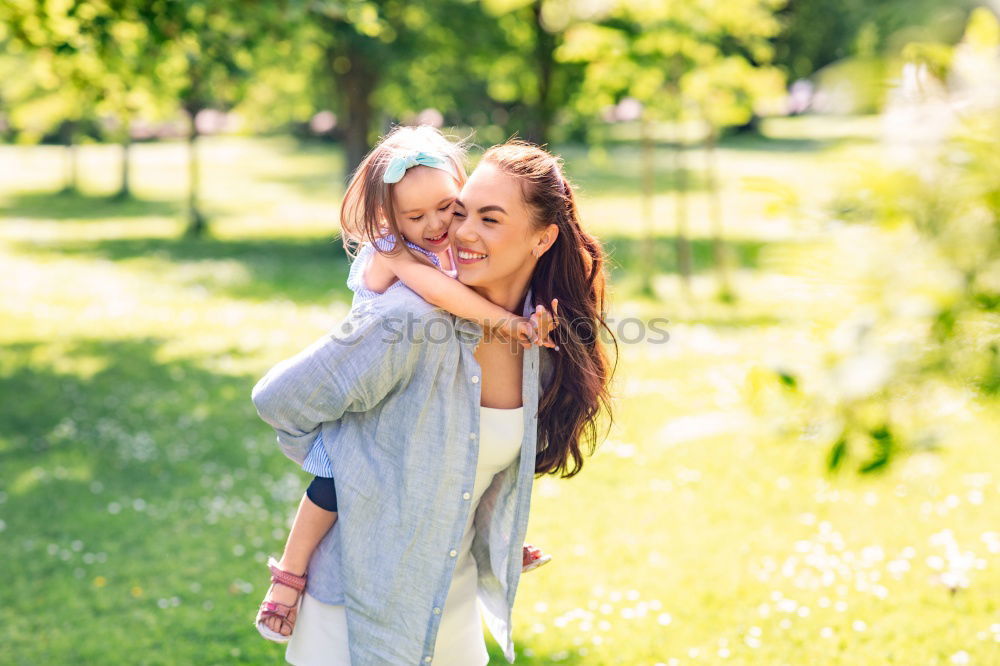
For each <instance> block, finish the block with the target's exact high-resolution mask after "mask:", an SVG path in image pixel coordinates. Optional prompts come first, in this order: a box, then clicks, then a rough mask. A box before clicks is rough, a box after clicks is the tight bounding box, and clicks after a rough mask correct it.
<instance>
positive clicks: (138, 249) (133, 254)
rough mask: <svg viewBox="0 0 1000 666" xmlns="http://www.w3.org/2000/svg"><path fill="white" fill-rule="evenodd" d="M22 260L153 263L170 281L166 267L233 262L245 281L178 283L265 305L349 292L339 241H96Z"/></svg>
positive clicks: (44, 246) (31, 247) (43, 245)
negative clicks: (52, 258)
mask: <svg viewBox="0 0 1000 666" xmlns="http://www.w3.org/2000/svg"><path fill="white" fill-rule="evenodd" d="M16 246H17V251H18V252H21V253H24V254H31V253H34V254H41V253H56V254H60V255H66V256H73V257H84V258H87V257H94V258H101V259H107V260H111V261H123V262H124V261H131V260H137V259H152V260H157V261H158V262H163V263H166V264H167V267H166V268H164V266H163V265H162V263H155V264H154V265H153V270H156V271H157V273H159V274H163V276H164V279H168V280H169V279H172V278H171V276H170V275H169V264H196V263H198V262H209V261H236V262H240V263H242V264H243V265H244V266H245V267H246V272H245V278H243V279H237V280H233V279H231V278H226V277H222V276H220V275H218V274H213V272H212V270H211V268H209V269H208V270H205V271H203V272H199V273H196V274H191V275H187V276H184V277H177V278H176V279H177V280H178V281H180V282H182V283H183V284H187V285H200V286H203V287H205V288H206V289H208V290H209V291H210V292H212V293H214V294H218V295H221V296H228V297H230V298H235V299H241V300H250V301H269V300H275V299H289V300H292V301H295V302H297V303H315V304H324V303H329V302H330V301H331V300H339V301H345V302H350V300H351V298H352V296H353V294H352V292H351V291H350V290H349V289H348V288H347V285H346V281H347V274H348V271H349V269H350V264H349V262H348V258H347V255H346V254H345V253H344V248H343V246H342V245H341V243H340V241H337V240H329V239H304V240H299V239H285V238H274V239H272V238H265V239H254V240H219V239H215V238H210V237H209V238H204V239H189V238H159V237H153V238H118V239H106V240H98V241H61V242H51V243H50V242H31V243H25V242H19V243H17V244H16Z"/></svg>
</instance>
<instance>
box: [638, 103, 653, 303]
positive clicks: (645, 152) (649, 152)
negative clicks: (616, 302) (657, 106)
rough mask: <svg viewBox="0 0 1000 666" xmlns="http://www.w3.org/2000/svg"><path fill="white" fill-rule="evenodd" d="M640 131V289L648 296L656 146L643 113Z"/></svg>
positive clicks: (651, 265) (651, 263)
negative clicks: (641, 228)
mask: <svg viewBox="0 0 1000 666" xmlns="http://www.w3.org/2000/svg"><path fill="white" fill-rule="evenodd" d="M640 123H641V124H640V125H639V131H640V133H641V138H640V142H641V145H642V226H643V234H642V235H643V239H642V241H643V242H642V246H641V248H640V252H641V258H640V268H639V275H640V280H641V282H640V285H639V290H640V291H641V292H642V293H643V294H646V295H647V296H652V295H653V274H654V271H655V269H656V266H655V259H654V255H653V251H654V244H655V243H656V235H655V233H654V231H653V224H654V220H653V190H654V178H655V168H656V167H655V164H654V157H655V152H654V147H653V137H652V136H651V132H650V129H651V128H650V126H649V119H648V118H647V117H646V114H645V113H643V117H642V120H641V121H640Z"/></svg>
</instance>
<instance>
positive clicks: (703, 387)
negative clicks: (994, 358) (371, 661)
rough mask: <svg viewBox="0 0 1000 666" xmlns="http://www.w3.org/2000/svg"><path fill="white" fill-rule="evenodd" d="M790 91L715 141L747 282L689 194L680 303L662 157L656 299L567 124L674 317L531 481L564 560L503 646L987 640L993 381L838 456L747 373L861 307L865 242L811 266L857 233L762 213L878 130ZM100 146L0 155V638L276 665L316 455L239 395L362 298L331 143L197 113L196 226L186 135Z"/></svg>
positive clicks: (699, 201)
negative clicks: (719, 286)
mask: <svg viewBox="0 0 1000 666" xmlns="http://www.w3.org/2000/svg"><path fill="white" fill-rule="evenodd" d="M802 120H803V121H804V124H798V125H797V124H796V123H795V121H794V119H792V120H789V121H785V122H784V124H782V123H777V124H774V125H773V126H772V127H770V128H769V130H768V131H769V132H771V133H773V139H771V140H761V141H758V142H757V143H754V142H752V141H747V140H743V139H741V140H737V141H734V142H732V143H731V144H727V145H725V146H723V148H722V150H721V152H720V159H721V163H720V167H721V170H722V175H723V182H724V190H723V197H724V202H725V206H726V215H727V218H726V220H727V231H728V233H729V235H730V237H731V238H733V239H734V244H735V246H736V248H737V256H738V270H737V272H736V288H737V292H738V294H739V300H738V301H737V303H736V304H735V305H733V306H732V307H723V306H722V305H719V304H717V303H714V302H713V301H712V300H711V298H709V296H710V295H711V293H712V291H713V288H714V286H713V278H712V274H711V272H710V270H709V268H710V265H709V263H710V262H709V256H710V253H709V249H708V244H707V240H706V232H707V228H708V227H707V222H706V221H705V220H704V219H703V218H702V217H701V214H700V213H699V211H703V210H704V209H705V199H704V194H703V193H699V192H698V191H695V192H694V194H692V206H693V211H692V225H693V227H694V230H695V236H696V238H695V243H694V247H695V256H696V275H695V279H694V285H693V286H694V292H695V295H696V299H695V300H694V301H693V302H688V301H686V300H684V299H683V298H681V297H680V295H679V291H678V282H677V279H676V276H675V275H674V274H673V272H672V267H673V265H674V264H673V263H672V262H674V257H673V254H672V247H673V246H672V239H671V234H672V233H673V229H672V227H671V224H670V219H671V218H670V216H671V214H672V211H673V199H672V197H673V196H674V193H673V190H672V189H671V187H670V185H669V181H665V183H664V185H663V186H662V187H659V188H658V192H657V199H656V220H655V229H654V233H655V236H656V238H655V243H656V249H655V256H656V257H657V263H658V266H659V267H660V272H659V273H658V274H657V275H656V276H655V277H656V279H655V280H654V284H655V286H656V290H657V295H656V297H655V298H640V297H638V296H637V295H636V294H635V292H634V291H633V287H634V283H635V270H636V268H635V262H636V254H637V247H638V243H640V242H641V241H640V238H641V229H642V226H641V219H640V210H641V207H640V204H639V201H638V199H637V197H636V196H635V195H634V193H633V192H632V191H631V190H630V188H629V181H630V178H631V176H630V174H635V173H637V166H636V165H637V163H638V162H637V154H636V152H635V151H634V150H632V149H630V148H628V147H627V146H614V147H611V148H609V151H608V154H609V155H610V156H611V158H612V159H607V160H606V159H604V158H602V157H601V156H599V155H598V156H593V155H591V154H590V152H591V151H588V150H587V149H585V148H583V147H576V146H569V147H565V149H564V150H562V151H561V152H563V154H564V155H565V156H566V160H567V168H568V171H569V173H570V174H571V175H572V176H573V177H574V178H575V179H576V180H577V181H578V182H579V184H580V186H581V197H582V204H581V205H582V207H583V211H584V215H585V217H586V219H587V222H588V225H589V226H590V228H591V229H593V230H595V231H596V232H597V233H598V234H599V236H600V237H601V238H602V239H603V240H604V241H605V242H606V244H607V246H608V247H609V249H610V250H611V252H612V259H613V264H614V266H615V269H614V273H613V277H614V285H613V286H614V309H613V315H614V316H615V318H616V320H619V321H620V320H621V319H622V318H624V317H626V316H633V315H638V316H644V317H653V316H656V317H666V318H667V319H669V324H668V325H667V329H668V330H669V333H670V341H669V343H668V344H665V345H650V344H638V343H636V344H623V345H622V347H621V351H622V355H621V362H620V366H619V370H618V373H617V377H616V382H615V396H616V405H617V411H616V423H615V425H614V427H613V429H612V431H611V434H610V437H609V439H608V440H607V441H606V442H604V443H603V444H602V445H601V447H600V448H599V449H598V452H597V453H596V455H595V456H594V457H593V458H590V459H588V461H587V463H586V465H585V468H584V471H583V473H581V474H580V475H579V476H577V477H576V478H573V479H571V480H557V479H553V478H551V477H546V478H543V479H539V480H537V481H536V486H535V493H534V498H533V501H532V517H531V523H530V525H529V535H528V539H529V541H531V542H532V543H535V544H537V545H539V546H541V547H542V548H543V549H544V550H546V551H547V552H549V553H551V554H552V555H553V557H554V560H553V562H552V563H551V564H549V565H548V566H546V567H544V568H542V569H540V570H538V571H536V572H533V573H531V574H528V575H526V576H525V577H524V578H523V579H522V584H521V587H520V589H519V594H518V599H517V606H516V608H515V616H514V620H515V628H514V640H515V645H516V648H517V652H518V659H517V662H516V663H519V664H520V663H523V664H536V665H542V664H586V665H590V664H595V665H600V664H637V665H639V664H641V665H645V666H655V665H656V664H761V665H767V666H770V665H779V664H788V665H790V666H793V665H799V664H843V665H845V666H848V665H849V666H854V665H857V664H900V665H905V666H910V665H914V664H942V665H944V664H952V663H969V664H993V663H1000V624H998V623H1000V570H998V566H1000V532H998V526H1000V511H998V499H1000V498H998V494H1000V459H998V456H997V455H996V452H995V443H996V441H997V438H998V435H1000V418H998V411H1000V410H997V409H996V405H995V404H989V403H984V402H976V401H973V400H970V401H969V402H967V403H965V404H964V406H962V407H960V408H953V406H954V405H956V404H958V405H961V404H962V403H960V402H956V401H958V400H960V399H962V398H963V396H962V394H961V393H958V392H956V390H955V389H949V390H950V391H951V393H943V394H942V397H943V398H944V397H948V398H949V399H950V400H951V401H950V402H949V401H948V400H944V399H942V400H940V401H937V402H934V403H932V404H930V406H929V407H927V408H926V409H924V410H922V411H923V415H922V418H925V419H927V420H929V421H933V422H934V423H936V424H938V425H939V426H940V427H941V428H942V430H943V432H944V433H945V437H944V439H943V441H942V448H941V449H940V450H938V451H936V452H925V453H920V454H916V455H913V456H910V457H907V458H902V459H900V460H898V461H896V464H894V465H893V466H892V467H891V468H890V469H889V470H888V472H887V473H886V474H884V475H881V476H872V477H864V478H858V477H855V476H851V475H850V474H842V475H838V476H833V477H831V476H828V475H826V474H825V473H824V471H823V458H824V455H825V449H824V448H822V447H820V446H819V445H817V444H816V443H815V442H814V441H812V440H808V439H797V438H794V437H788V436H784V435H781V434H780V433H777V432H776V429H775V424H774V423H773V422H771V421H769V420H766V419H761V418H758V417H756V416H755V415H754V413H753V412H752V411H751V410H750V409H749V406H748V404H747V401H746V399H745V392H744V389H743V386H744V378H745V376H746V374H747V372H748V370H749V369H750V368H752V367H753V366H754V365H755V364H758V363H760V362H762V361H763V360H765V359H769V358H773V357H775V356H776V355H777V356H781V355H786V356H788V357H790V358H793V359H799V360H802V361H803V362H804V363H807V362H808V361H809V360H810V359H813V358H815V357H818V356H820V355H821V354H822V353H823V351H824V349H825V347H824V345H825V344H826V342H825V341H826V337H825V336H826V334H827V333H828V331H829V329H830V328H831V327H832V326H833V324H834V323H835V322H836V321H837V320H838V319H840V318H841V317H842V316H844V314H845V313H847V312H850V311H852V310H853V308H855V307H857V306H858V305H859V304H863V303H861V302H860V301H861V300H862V299H863V294H864V293H865V292H864V290H863V289H862V288H861V287H859V284H858V283H857V282H856V281H852V278H850V275H851V268H852V266H851V265H850V264H849V263H847V265H846V266H843V265H841V266H840V267H839V268H838V269H837V270H834V269H832V268H830V266H829V264H828V263H825V262H826V261H827V260H828V259H829V257H831V256H836V255H832V254H830V247H831V246H833V245H835V244H836V242H837V234H839V233H840V232H839V231H837V230H836V229H829V228H827V227H823V226H822V225H821V224H820V223H819V222H818V220H817V218H813V217H809V216H805V217H796V218H790V217H789V218H782V217H780V216H779V217H775V216H769V215H767V214H766V208H767V204H768V201H769V197H768V195H767V194H766V193H765V192H762V190H761V189H760V188H759V187H756V188H755V187H754V186H753V184H754V183H757V184H758V185H759V183H760V181H759V180H756V181H755V180H753V179H755V178H757V179H759V178H761V177H766V178H770V179H772V180H773V182H774V183H777V184H780V185H781V186H782V187H786V188H790V189H791V190H792V191H794V192H795V193H796V196H799V197H800V198H801V200H802V201H803V202H804V209H805V210H807V211H808V210H817V209H818V207H819V206H821V203H822V200H823V198H824V196H825V195H828V194H830V193H831V188H832V187H833V185H834V184H835V183H836V182H837V181H838V180H839V179H840V178H842V177H843V176H844V175H845V174H847V173H849V170H850V165H851V164H853V163H854V162H855V160H856V159H858V157H859V156H864V155H868V156H870V155H871V154H873V151H875V150H876V147H875V146H874V144H872V143H871V142H870V140H869V138H868V137H867V135H865V134H864V133H863V132H860V131H857V128H858V121H856V120H851V121H849V122H845V123H843V125H842V126H839V125H837V123H836V122H834V121H833V120H828V121H827V122H826V125H823V126H818V125H817V124H816V120H815V119H802ZM805 121H808V123H807V124H805ZM869 125H870V123H869V124H862V126H863V127H868V126H869ZM845 128H846V129H845ZM848 130H850V131H848ZM813 134H815V136H816V139H815V140H811V139H810V137H811V136H812V135H813ZM115 155H116V153H115V149H114V147H113V146H90V147H87V148H85V149H84V150H83V153H82V164H83V166H84V168H83V169H82V172H83V173H84V176H85V177H84V179H83V182H82V189H83V192H84V194H83V195H53V194H48V192H51V191H54V190H57V189H58V188H59V187H60V185H61V183H60V182H59V179H58V174H59V173H60V172H61V171H60V170H61V157H62V156H61V154H60V151H59V149H57V148H49V147H40V148H15V147H0V164H6V165H11V164H13V165H18V168H10V167H7V168H6V171H5V172H4V175H3V178H2V179H0V187H2V188H3V190H2V191H0V216H2V218H3V219H2V222H0V265H2V266H3V267H4V272H3V273H4V276H5V279H4V281H3V286H4V288H3V289H2V290H0V318H2V322H3V324H2V326H0V345H2V346H0V556H2V557H3V558H4V560H5V561H6V562H7V563H8V565H7V567H6V573H7V575H6V576H5V583H4V593H3V597H2V598H3V601H4V603H3V605H2V606H0V625H2V626H3V627H4V629H3V636H4V641H3V647H4V652H3V655H4V656H3V658H0V662H2V663H5V664H6V663H10V664H45V665H48V664H222V663H226V664H229V663H255V664H259V663H284V660H283V654H284V648H282V647H280V646H276V645H274V644H272V643H268V642H266V641H264V640H263V639H261V638H259V637H258V635H257V633H256V631H255V630H254V629H253V627H252V624H251V622H252V619H253V616H254V613H255V611H256V607H257V605H258V603H259V602H260V600H261V597H262V595H263V593H264V591H265V590H266V588H267V583H268V578H267V571H266V567H265V564H264V563H265V560H266V557H267V555H268V554H271V553H274V554H276V553H277V552H278V551H279V549H280V548H281V546H282V544H283V542H284V538H285V535H286V530H287V527H288V524H289V521H290V519H291V516H292V515H293V512H294V508H295V505H296V502H297V499H298V497H300V495H301V492H302V491H303V489H304V487H305V484H306V482H307V480H308V477H307V475H305V474H304V473H303V472H301V471H300V470H298V468H296V467H295V466H294V465H293V464H292V463H291V462H290V461H288V460H287V459H286V458H284V457H283V456H282V455H281V453H280V452H279V451H278V449H277V447H276V446H275V445H274V442H273V435H272V432H271V430H270V428H268V427H267V426H266V425H265V424H264V423H262V422H261V421H260V420H259V419H258V418H257V416H256V413H255V412H254V410H253V406H252V404H251V403H250V399H249V397H250V389H251V387H252V386H253V384H254V383H255V381H256V380H257V379H258V378H259V377H260V376H261V375H262V374H263V373H264V372H265V371H266V370H267V369H268V368H269V367H271V366H272V365H273V364H274V363H276V362H277V361H278V360H281V359H283V358H286V357H287V356H290V355H291V354H293V353H295V352H297V351H298V350H299V349H301V348H302V347H304V346H305V345H306V344H308V343H310V342H312V341H313V340H314V339H316V338H317V337H319V336H320V335H322V334H323V333H324V332H326V331H327V330H328V329H329V328H330V327H331V326H332V325H333V324H334V323H336V321H338V318H339V317H340V316H341V315H343V314H344V313H345V312H346V308H347V297H348V293H347V291H346V289H345V287H344V279H345V276H346V269H347V262H346V260H345V259H344V256H343V251H342V250H341V248H340V246H339V244H338V243H337V242H336V241H334V240H333V239H332V232H333V230H334V229H335V220H336V206H337V202H338V200H337V197H338V195H339V182H340V176H339V172H338V169H339V165H340V163H341V162H340V156H339V154H338V153H336V152H330V151H328V150H327V149H325V148H318V147H299V146H296V145H295V144H294V143H293V142H291V141H286V140H283V139H268V140H244V139H216V140H211V141H208V142H206V144H205V145H204V146H203V155H204V157H205V159H206V167H205V169H204V171H205V173H206V193H205V200H206V208H207V210H208V211H209V213H210V214H211V215H212V216H213V220H212V225H213V233H212V237H211V238H210V239H206V240H204V241H190V240H182V239H181V238H180V231H181V229H182V224H183V223H182V221H181V220H180V218H179V214H180V213H181V212H182V211H183V207H182V205H181V203H180V202H181V201H183V194H184V191H183V178H184V173H185V170H184V168H183V167H184V164H183V149H182V146H181V145H180V144H176V145H175V144H162V145H140V146H137V147H136V167H135V173H134V174H133V181H134V182H135V185H136V191H137V194H138V196H139V201H137V202H130V203H127V204H125V205H123V206H117V205H115V204H113V203H111V202H108V201H107V200H106V199H105V197H106V195H107V194H109V193H110V192H112V191H113V190H114V186H115V179H116V173H117V171H116V168H117V167H116V161H115V159H116V158H115ZM591 158H593V159H591ZM691 158H692V159H691V160H690V162H691V164H689V166H691V167H692V168H695V167H696V166H697V164H699V162H698V160H699V159H700V155H699V154H698V153H697V152H696V151H692V155H691ZM623 174H624V175H623ZM633 189H634V188H633ZM866 233H868V234H870V239H871V240H872V242H875V241H876V240H877V239H876V237H875V236H876V234H875V232H873V231H872V232H866ZM844 263H845V262H844V261H843V260H841V264H844ZM844 275H847V276H848V277H844ZM862 286H863V285H862ZM962 554H968V555H969V556H970V557H971V562H972V568H971V569H970V571H969V572H968V579H969V584H968V587H961V588H959V589H958V590H957V591H956V592H955V593H951V592H950V591H949V589H948V587H946V586H945V585H943V584H942V583H941V581H940V573H941V570H942V567H943V569H944V570H948V569H949V568H950V567H957V566H959V564H960V559H961V555H962ZM803 609H806V610H803ZM488 645H489V647H490V652H491V655H492V657H493V659H492V662H491V663H494V664H503V663H506V662H505V660H504V659H503V658H502V656H501V655H500V651H499V649H498V648H497V647H496V645H494V644H493V642H492V639H488ZM963 654H964V655H965V656H966V657H967V662H963V661H962V655H963Z"/></svg>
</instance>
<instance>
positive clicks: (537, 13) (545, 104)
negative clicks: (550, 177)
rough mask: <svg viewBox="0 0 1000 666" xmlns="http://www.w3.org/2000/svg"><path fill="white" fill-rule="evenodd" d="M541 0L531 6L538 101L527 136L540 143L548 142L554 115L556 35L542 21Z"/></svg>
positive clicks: (536, 0)
mask: <svg viewBox="0 0 1000 666" xmlns="http://www.w3.org/2000/svg"><path fill="white" fill-rule="evenodd" d="M542 4H543V0H535V1H534V3H533V4H532V6H531V10H532V16H533V17H534V22H533V27H534V30H535V66H536V67H537V70H536V75H537V76H538V91H537V92H538V102H537V104H536V107H535V110H534V113H533V114H532V121H531V126H530V127H529V128H528V130H527V135H528V136H527V138H528V140H530V141H534V142H535V143H537V144H539V145H541V144H544V143H547V142H548V139H549V128H550V127H551V126H552V119H553V117H554V116H555V105H554V104H553V103H552V74H553V71H554V70H555V51H556V36H555V35H554V34H552V33H551V32H549V31H548V30H546V29H545V25H544V23H543V22H542Z"/></svg>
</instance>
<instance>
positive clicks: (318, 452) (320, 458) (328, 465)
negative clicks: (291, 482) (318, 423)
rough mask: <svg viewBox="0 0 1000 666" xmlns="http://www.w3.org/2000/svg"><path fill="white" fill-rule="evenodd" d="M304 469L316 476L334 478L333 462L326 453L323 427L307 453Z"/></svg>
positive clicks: (303, 464)
mask: <svg viewBox="0 0 1000 666" xmlns="http://www.w3.org/2000/svg"><path fill="white" fill-rule="evenodd" d="M302 469H303V470H305V471H307V472H309V473H310V474H313V475H315V476H322V477H325V478H328V479H332V478H333V462H332V461H331V460H330V456H329V455H327V453H326V446H325V445H324V444H323V429H322V428H320V432H319V434H318V435H316V440H315V441H314V442H313V445H312V448H310V449H309V453H308V454H307V455H306V459H305V460H304V461H303V463H302Z"/></svg>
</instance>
